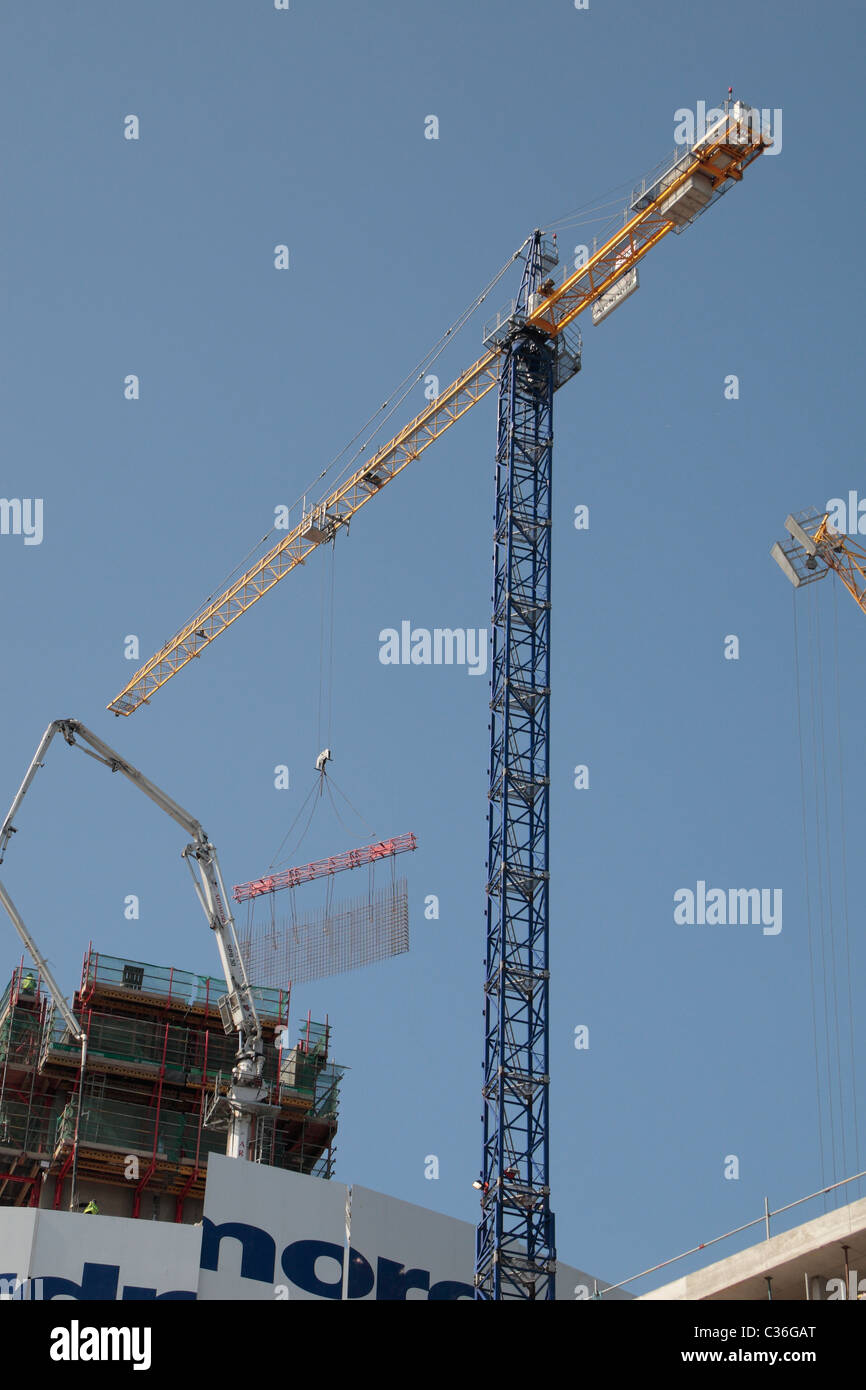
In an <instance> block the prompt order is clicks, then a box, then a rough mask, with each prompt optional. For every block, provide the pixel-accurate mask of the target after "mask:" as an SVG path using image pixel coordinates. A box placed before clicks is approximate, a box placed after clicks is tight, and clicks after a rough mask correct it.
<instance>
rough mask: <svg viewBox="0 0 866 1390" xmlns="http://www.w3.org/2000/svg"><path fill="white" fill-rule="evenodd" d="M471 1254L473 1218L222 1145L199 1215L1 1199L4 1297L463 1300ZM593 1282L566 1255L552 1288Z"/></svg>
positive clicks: (580, 1294) (0, 1295)
mask: <svg viewBox="0 0 866 1390" xmlns="http://www.w3.org/2000/svg"><path fill="white" fill-rule="evenodd" d="M347 1252H348V1258H347ZM474 1257H475V1228H474V1227H473V1226H472V1225H471V1224H470V1223H469V1222H466V1221H456V1220H454V1218H453V1217H449V1216H440V1215H439V1214H438V1213H436V1212H432V1211H428V1210H426V1208H424V1207H417V1206H413V1205H412V1204H411V1203H409V1202H401V1201H398V1200H397V1199H396V1198H394V1197H385V1196H383V1195H382V1193H380V1192H372V1191H370V1190H369V1188H365V1187H353V1188H347V1187H345V1186H343V1184H342V1183H336V1182H325V1181H323V1180H322V1179H321V1178H311V1177H307V1176H305V1175H304V1174H299V1173H287V1172H284V1171H282V1170H281V1169H277V1168H267V1167H263V1166H260V1165H258V1164H255V1163H244V1162H241V1161H240V1160H238V1159H231V1158H226V1157H224V1156H223V1155H221V1154H212V1155H211V1156H210V1159H209V1163H208V1174H207V1186H206V1189H205V1200H204V1216H203V1220H202V1222H201V1224H200V1225H196V1226H185V1225H176V1224H174V1223H172V1222H165V1221H133V1220H130V1219H128V1218H126V1217H116V1216H85V1215H83V1214H82V1213H79V1212H61V1211H46V1210H33V1209H26V1210H19V1209H16V1208H7V1209H0V1277H2V1279H3V1283H2V1284H0V1299H7V1298H15V1297H17V1298H33V1299H76V1300H78V1301H81V1302H93V1301H100V1302H105V1301H113V1300H124V1301H130V1300H141V1299H172V1300H173V1299H194V1298H200V1299H203V1300H204V1299H207V1300H211V1299H220V1300H228V1299H230V1300H232V1301H237V1300H244V1301H250V1300H262V1299H267V1300H281V1299H282V1300H288V1301H296V1300H304V1301H306V1300H311V1299H312V1300H323V1299H338V1300H350V1301H354V1300H367V1301H373V1300H375V1301H388V1302H417V1301H425V1300H430V1301H440V1300H457V1299H466V1300H468V1299H471V1298H472V1296H473V1288H472V1276H473V1266H474ZM594 1283H595V1281H594V1280H593V1279H592V1278H591V1277H590V1276H589V1275H586V1274H583V1273H581V1272H580V1271H579V1270H576V1269H572V1268H571V1267H570V1266H567V1265H562V1264H560V1265H559V1267H558V1270H557V1297H558V1298H559V1299H575V1298H579V1299H580V1298H587V1297H591V1296H592V1291H593V1288H594ZM618 1296H619V1297H620V1298H623V1297H624V1298H628V1297H629V1295H628V1294H622V1293H620V1294H619V1295H618Z"/></svg>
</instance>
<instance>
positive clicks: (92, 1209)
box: [84, 1201, 99, 1216]
mask: <svg viewBox="0 0 866 1390" xmlns="http://www.w3.org/2000/svg"><path fill="white" fill-rule="evenodd" d="M84 1215H85V1216H98V1215H99V1207H98V1206H97V1205H96V1203H95V1202H93V1201H90V1202H88V1203H87V1206H86V1207H85V1208H84Z"/></svg>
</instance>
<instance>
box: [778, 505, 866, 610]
mask: <svg viewBox="0 0 866 1390" xmlns="http://www.w3.org/2000/svg"><path fill="white" fill-rule="evenodd" d="M785 530H786V531H787V532H788V535H789V537H790V539H789V540H787V541H785V542H782V541H776V544H775V545H774V546H773V548H772V550H771V551H770V554H771V555H772V557H773V559H774V560H775V561H776V564H777V565H778V566H779V568H780V569H781V571H782V573H783V574H784V575H785V576H786V578H787V579H790V581H791V583H792V584H793V585H794V588H795V589H799V588H800V586H801V585H803V584H814V582H815V580H816V579H823V578H824V576H825V574H830V573H831V571H832V573H833V574H836V575H838V576H839V578H840V579H841V581H842V583H843V584H844V585H845V588H846V589H847V590H848V592H849V594H850V595H851V597H852V598H853V600H854V602H855V603H856V604H857V606H858V607H859V608H860V609H861V610H862V612H864V613H866V550H864V549H863V547H862V546H859V545H857V544H856V542H855V541H852V540H849V538H848V537H847V536H846V535H844V534H843V533H842V532H841V531H837V530H835V529H834V527H832V526H831V525H830V513H829V512H824V513H823V514H822V513H821V512H818V511H816V510H815V508H814V507H812V508H810V509H809V510H808V511H805V512H798V513H797V514H796V515H795V516H788V517H786V518H785Z"/></svg>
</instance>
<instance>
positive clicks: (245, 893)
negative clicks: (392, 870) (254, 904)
mask: <svg viewBox="0 0 866 1390" xmlns="http://www.w3.org/2000/svg"><path fill="white" fill-rule="evenodd" d="M417 843H418V842H417V840H416V838H415V836H414V835H412V834H409V835H395V836H394V837H393V838H392V839H390V840H379V842H378V843H377V844H375V845H361V847H360V849H347V850H344V851H343V853H342V854H332V855H330V856H329V858H327V859H314V860H313V862H312V864H301V865H300V867H298V868H295V869H281V870H280V872H279V873H276V874H268V875H267V877H265V878H255V879H253V880H252V882H251V883H236V884H235V886H234V888H233V889H232V897H233V898H234V900H235V902H237V903H244V902H248V901H249V899H250V898H257V897H259V896H260V894H262V893H276V891H277V889H279V888H295V887H296V886H297V884H299V883H309V882H310V880H311V879H314V878H322V877H323V876H324V875H326V874H338V873H340V871H341V870H342V869H357V868H358V867H359V866H360V865H362V864H373V863H375V861H376V860H377V859H388V858H390V857H391V856H392V855H394V854H405V852H406V851H407V850H410V849H415V848H416V846H417Z"/></svg>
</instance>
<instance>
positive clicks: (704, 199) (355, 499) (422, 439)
mask: <svg viewBox="0 0 866 1390" xmlns="http://www.w3.org/2000/svg"><path fill="white" fill-rule="evenodd" d="M770 143H771V142H770V140H769V138H768V137H766V136H764V135H763V134H762V133H761V129H760V116H759V113H758V112H757V111H755V110H753V109H752V108H750V107H748V106H747V105H745V104H744V103H742V102H736V103H733V104H730V109H729V110H727V111H726V112H725V114H724V116H723V117H722V118H721V119H720V120H719V121H717V122H716V123H715V124H714V125H713V126H712V127H711V128H710V129H709V130H708V131H707V132H706V134H705V135H704V136H703V137H702V138H701V140H699V141H698V142H697V144H695V145H693V146H692V147H691V148H689V149H687V150H685V151H684V152H683V153H680V154H678V155H677V156H676V157H675V158H674V159H673V161H668V162H667V163H666V164H665V165H663V166H661V168H660V169H657V170H656V171H655V172H654V173H653V174H651V175H649V176H648V177H647V178H646V179H644V181H643V183H642V185H641V187H640V188H639V189H638V190H636V191H635V194H634V196H633V198H632V201H631V203H630V205H629V207H628V209H627V210H626V217H625V221H624V224H623V226H622V227H621V228H620V229H619V230H618V231H617V232H615V233H614V234H613V235H612V236H610V237H609V238H608V239H607V240H606V241H605V243H604V244H603V245H602V246H601V247H600V248H599V249H598V250H596V251H595V252H594V253H593V255H592V256H591V257H590V258H589V259H588V260H587V262H586V264H585V265H582V266H581V267H580V268H579V269H578V270H576V271H574V272H572V273H570V274H568V275H566V277H565V279H564V280H563V281H562V283H561V284H560V285H559V286H558V287H554V286H552V282H551V281H547V282H545V285H544V291H545V293H544V295H537V296H535V300H536V302H535V303H533V304H532V305H531V306H530V313H529V315H528V321H529V322H530V323H531V324H532V325H533V326H535V327H537V328H539V329H541V330H542V331H543V332H545V333H546V334H548V336H549V337H551V338H554V339H556V340H557V341H558V370H557V377H556V384H557V385H562V384H564V382H565V381H567V380H569V379H570V378H571V376H573V375H574V374H575V372H576V371H577V370H579V366H580V350H579V334H577V336H576V337H575V336H574V335H575V334H576V329H575V330H572V336H571V337H570V336H569V334H568V332H567V330H568V329H569V326H570V325H571V324H572V323H573V322H574V320H575V319H576V318H577V317H578V315H579V314H581V313H582V312H583V311H584V310H585V309H586V308H587V306H589V305H591V304H594V303H596V302H597V301H599V300H600V299H601V297H602V296H603V295H605V294H607V293H608V291H610V290H611V288H612V287H613V286H615V285H616V284H617V282H621V281H622V279H623V277H624V276H626V275H628V274H629V273H630V272H631V271H632V269H633V268H634V267H635V266H636V265H637V263H638V262H639V261H640V260H642V259H643V257H644V256H645V255H646V254H647V252H648V251H650V250H651V249H652V247H653V246H655V245H656V244H657V243H658V242H659V241H661V240H662V238H663V237H665V236H666V235H667V234H668V232H670V231H682V230H683V229H684V227H685V226H687V225H689V224H690V223H691V222H693V221H694V219H695V218H696V217H697V216H699V215H700V214H701V213H702V212H703V211H705V210H706V208H707V207H709V206H710V205H711V204H712V203H713V202H715V201H716V199H717V198H719V197H720V196H721V195H722V194H723V193H724V192H726V191H727V189H728V188H730V187H732V186H733V183H735V182H738V181H739V180H740V179H741V178H742V176H743V171H744V170H745V169H746V168H747V167H748V165H749V164H751V163H752V161H753V160H754V159H756V158H757V157H758V155H760V154H761V153H762V152H763V150H764V149H765V148H766V147H767V146H768V145H769V144H770ZM511 326H512V323H511V320H510V318H509V315H508V313H506V314H505V315H504V316H501V317H500V318H499V319H498V320H497V322H496V324H495V325H494V326H493V328H492V329H491V330H490V331H489V332H488V333H487V334H486V336H485V343H486V346H487V351H486V352H485V353H484V355H483V356H482V357H479V359H478V360H477V361H476V362H474V363H473V364H472V366H471V367H469V368H468V369H467V370H466V371H465V372H463V373H462V375H461V376H459V377H457V379H456V380H455V381H453V382H452V383H451V385H450V386H448V387H446V388H445V389H444V390H443V391H442V392H440V394H439V395H438V396H437V397H436V398H435V399H434V400H433V401H431V402H430V404H429V405H427V406H426V407H425V409H424V410H422V411H421V412H420V414H418V415H416V417H415V419H414V420H412V421H410V423H409V424H408V425H406V426H405V427H404V428H403V429H402V430H401V431H400V432H399V434H397V435H395V437H394V438H393V439H392V440H390V441H389V442H388V443H387V444H385V445H383V446H382V447H381V448H380V449H379V450H378V451H377V453H376V454H375V455H374V457H373V458H372V460H370V461H368V462H366V463H365V464H363V465H362V466H361V467H359V468H358V469H356V470H355V472H353V473H352V474H351V476H350V477H349V478H347V479H346V480H345V481H344V482H342V483H341V484H340V485H339V486H338V487H337V488H335V489H333V490H332V491H331V492H329V493H328V494H327V495H326V496H324V497H323V498H322V499H321V500H320V501H319V502H318V503H316V504H315V505H314V506H312V507H310V508H309V509H307V508H305V509H304V513H303V515H302V517H301V520H300V521H299V522H298V523H297V524H296V525H295V526H293V527H292V528H291V530H288V531H287V532H286V534H285V535H284V536H283V537H282V539H281V540H279V541H278V542H277V543H276V544H275V545H273V546H272V547H271V548H270V549H269V550H268V551H267V553H266V554H264V555H263V556H262V557H261V558H260V559H259V560H257V561H256V562H255V564H253V565H252V566H251V567H250V568H248V569H247V570H246V571H245V572H244V573H243V574H242V575H241V576H240V577H239V578H238V579H236V580H235V581H234V582H233V583H232V584H231V585H230V586H229V587H228V588H227V589H225V591H224V592H223V593H221V594H220V595H219V596H218V597H217V598H215V599H213V600H212V601H209V602H208V603H206V604H205V605H203V607H202V608H201V609H200V610H199V612H198V613H196V615H195V617H193V618H192V619H191V620H190V621H189V622H188V623H187V624H186V625H185V626H184V627H182V628H181V629H180V630H179V631H178V632H176V633H175V635H174V636H173V637H172V638H170V639H169V641H168V642H166V643H165V644H164V646H163V647H161V648H160V650H159V651H158V652H156V653H155V654H154V655H153V656H152V657H151V658H150V659H149V660H148V661H146V662H145V664H144V665H143V666H142V667H140V669H139V670H138V671H136V672H135V674H134V675H133V676H132V678H131V679H130V680H129V682H128V683H127V684H126V685H125V686H124V688H123V690H122V691H121V692H120V694H119V695H116V696H115V698H114V699H113V700H112V701H111V703H110V704H109V705H108V709H109V710H111V711H112V712H113V713H114V714H116V715H121V714H122V715H130V714H132V713H133V712H134V711H135V710H137V709H138V708H139V707H140V706H141V705H143V704H146V703H147V702H148V700H149V699H150V697H151V695H153V694H154V692H155V691H157V690H159V689H160V688H161V687H162V686H163V685H165V683H166V682H167V681H168V680H170V679H171V677H172V676H173V675H174V674H175V673H176V672H177V671H180V670H181V669H182V668H183V667H184V666H186V665H187V663H188V662H189V661H191V660H192V659H193V657H197V656H198V655H199V654H200V653H201V651H202V650H203V649H204V648H205V647H207V646H209V645H210V643H211V642H212V641H213V640H214V638H216V637H218V636H219V635H220V633H222V632H224V631H225V630H226V628H228V627H230V626H231V624H232V623H233V622H235V621H236V619H237V618H239V617H240V616H241V614H242V613H245V612H246V610H247V609H248V608H250V607H252V605H253V604H254V603H256V602H257V601H258V600H259V599H260V598H261V597H262V596H263V595H264V594H266V593H267V592H268V590H269V589H272V588H273V587H274V585H275V584H276V583H277V582H278V581H279V580H280V579H282V578H283V576H284V575H286V574H288V573H289V572H290V570H293V569H294V568H295V566H296V565H300V564H303V563H304V561H305V560H306V558H307V556H308V555H309V554H311V552H312V551H313V550H315V548H316V547H317V546H319V545H323V544H326V543H327V542H328V541H330V540H332V539H333V537H334V536H335V535H336V534H337V532H338V530H339V529H340V527H344V526H348V525H349V522H350V521H351V518H352V517H353V516H354V515H355V513H356V512H358V511H360V509H361V507H363V506H364V505H365V504H366V503H367V502H369V501H370V498H371V497H375V496H377V495H378V494H379V493H380V492H381V491H382V489H383V487H384V486H385V485H386V484H387V483H389V482H390V481H391V479H392V478H395V477H396V476H397V474H398V473H400V472H402V470H403V469H404V468H405V467H406V465H407V464H408V463H410V462H411V461H412V460H413V459H416V458H417V457H418V456H419V454H421V453H422V452H423V450H424V449H426V448H427V446H428V445H429V444H432V443H433V441H434V439H438V438H439V436H440V435H441V434H444V432H445V431H446V430H447V429H448V428H449V427H450V426H451V425H453V424H454V423H455V421H457V420H459V419H460V417H461V416H462V415H465V413H466V412H467V410H469V409H471V407H472V406H473V405H475V404H476V402H477V401H480V400H481V399H482V398H483V397H484V396H486V395H487V393H488V392H489V391H491V390H492V389H493V387H494V386H495V385H496V383H497V380H498V374H499V366H498V362H499V357H500V355H501V350H502V349H501V346H500V339H501V338H502V337H504V336H505V335H506V334H507V333H508V332H509V331H510V328H511Z"/></svg>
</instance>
